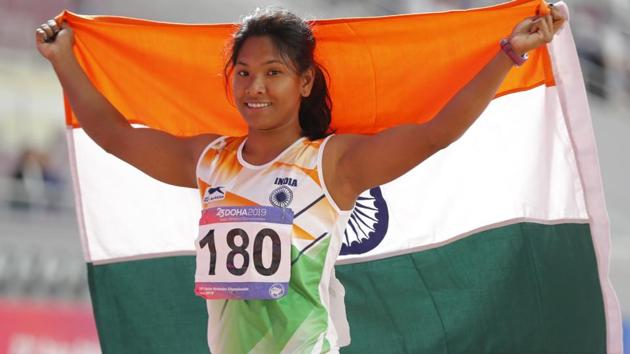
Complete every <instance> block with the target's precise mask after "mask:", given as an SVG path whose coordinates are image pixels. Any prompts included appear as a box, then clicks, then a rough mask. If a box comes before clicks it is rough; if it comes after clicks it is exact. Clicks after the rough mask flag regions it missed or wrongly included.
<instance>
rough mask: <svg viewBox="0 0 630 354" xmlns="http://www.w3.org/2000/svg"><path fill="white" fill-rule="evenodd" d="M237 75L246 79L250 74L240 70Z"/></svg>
mask: <svg viewBox="0 0 630 354" xmlns="http://www.w3.org/2000/svg"><path fill="white" fill-rule="evenodd" d="M236 75H238V76H242V77H246V76H249V73H248V72H247V71H245V70H239V71H238V72H236Z"/></svg>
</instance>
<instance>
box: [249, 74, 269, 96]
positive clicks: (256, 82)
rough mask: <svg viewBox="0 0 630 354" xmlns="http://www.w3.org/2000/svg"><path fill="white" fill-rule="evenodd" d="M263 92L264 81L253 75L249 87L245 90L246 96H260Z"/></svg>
mask: <svg viewBox="0 0 630 354" xmlns="http://www.w3.org/2000/svg"><path fill="white" fill-rule="evenodd" d="M265 91H266V88H265V80H264V77H261V76H260V75H253V76H252V79H251V80H250V82H249V85H248V86H247V88H245V93H246V94H248V95H261V94H264V93H265Z"/></svg>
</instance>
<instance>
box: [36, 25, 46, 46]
mask: <svg viewBox="0 0 630 354" xmlns="http://www.w3.org/2000/svg"><path fill="white" fill-rule="evenodd" d="M35 35H36V36H37V41H38V42H40V43H43V42H46V40H47V39H48V35H47V34H46V32H45V31H44V30H43V29H41V28H39V27H38V28H37V29H36V30H35Z"/></svg>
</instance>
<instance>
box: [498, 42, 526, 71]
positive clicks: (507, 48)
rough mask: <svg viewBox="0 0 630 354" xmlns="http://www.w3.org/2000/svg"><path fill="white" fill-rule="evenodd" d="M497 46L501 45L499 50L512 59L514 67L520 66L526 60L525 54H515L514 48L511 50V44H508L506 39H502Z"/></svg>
mask: <svg viewBox="0 0 630 354" xmlns="http://www.w3.org/2000/svg"><path fill="white" fill-rule="evenodd" d="M499 44H500V45H501V50H502V51H503V52H504V53H505V54H506V55H507V56H508V57H510V59H512V62H513V63H514V65H516V66H521V65H523V63H524V62H525V61H526V60H527V53H525V54H523V55H518V54H516V52H515V51H514V48H512V44H510V41H509V40H508V39H507V38H503V39H502V40H501V42H499Z"/></svg>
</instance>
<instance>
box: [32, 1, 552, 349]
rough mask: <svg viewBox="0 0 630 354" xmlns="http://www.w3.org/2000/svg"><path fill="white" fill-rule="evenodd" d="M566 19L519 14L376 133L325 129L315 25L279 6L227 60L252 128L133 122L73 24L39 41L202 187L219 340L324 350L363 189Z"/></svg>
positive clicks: (189, 182)
mask: <svg viewBox="0 0 630 354" xmlns="http://www.w3.org/2000/svg"><path fill="white" fill-rule="evenodd" d="M563 22H564V19H563V18H562V16H561V15H560V14H559V11H558V10H557V9H555V8H553V7H551V12H550V14H549V15H546V16H535V17H531V18H527V19H524V20H523V21H521V22H520V23H518V24H517V25H516V26H515V27H514V29H513V31H512V33H511V34H509V36H507V37H506V40H504V41H502V42H501V44H499V43H497V54H496V55H495V56H494V57H493V59H491V60H490V62H489V63H488V64H487V65H485V67H484V68H483V69H482V70H481V71H480V72H479V73H478V74H477V75H476V76H475V77H474V78H473V79H472V80H471V81H470V82H469V83H468V84H467V85H466V86H464V87H463V88H462V89H461V90H460V91H459V92H458V93H457V94H456V95H455V96H454V97H453V98H452V99H451V100H450V101H449V102H448V103H447V104H446V106H445V107H444V108H443V109H442V110H441V111H440V112H439V113H437V115H436V116H435V117H434V118H433V119H432V120H430V121H429V122H427V123H425V124H406V125H400V126H396V127H393V128H390V129H386V130H384V131H382V132H380V133H378V134H375V135H371V136H368V135H358V134H338V135H334V134H331V131H330V127H329V124H330V120H331V100H330V97H329V95H328V88H327V83H326V80H325V76H324V74H323V70H322V68H321V67H320V66H319V65H318V64H317V63H316V62H315V61H314V58H313V53H314V50H315V38H314V37H313V33H312V31H311V28H310V27H309V24H308V23H307V22H305V21H303V20H302V19H300V18H299V17H297V16H295V15H293V14H291V13H290V12H287V11H284V10H260V11H257V12H256V13H255V14H253V15H251V16H249V17H246V18H245V19H244V20H243V22H242V23H241V25H240V27H239V29H238V30H237V32H236V34H235V35H234V38H233V41H232V51H231V56H230V58H229V61H228V62H227V64H226V70H225V73H226V79H227V80H228V81H229V82H230V89H231V95H232V97H233V100H234V103H235V105H236V107H237V109H238V111H239V112H240V114H241V116H242V117H243V119H244V120H245V121H246V123H247V125H248V132H247V136H246V137H220V136H218V135H216V134H213V133H211V132H209V133H207V134H202V135H198V136H191V137H179V136H173V135H170V134H168V133H165V132H162V131H159V130H155V129H150V128H134V127H132V126H131V125H130V124H129V123H128V122H127V120H126V119H125V117H123V116H122V115H121V113H120V112H118V111H117V110H116V108H115V107H114V106H112V104H110V102H108V101H107V99H106V98H105V97H103V96H102V95H101V94H100V93H99V92H98V91H97V90H96V89H95V87H94V86H93V85H92V83H91V82H90V80H89V79H88V77H87V76H86V75H85V74H84V72H83V71H82V69H81V67H80V66H79V64H78V62H77V60H76V58H75V57H74V55H73V51H72V46H73V41H74V37H73V32H72V29H71V28H70V27H68V26H67V25H66V24H65V23H62V24H59V23H57V22H55V20H49V21H48V22H47V23H45V24H42V25H41V26H40V27H38V28H37V29H36V42H37V49H38V50H39V52H40V53H41V55H42V56H44V57H45V58H46V59H48V60H49V61H50V62H51V64H52V66H53V68H54V70H55V72H56V74H57V76H58V78H59V81H60V82H61V85H62V87H63V90H64V93H65V95H66V97H67V98H68V100H69V102H70V105H71V106H72V109H73V110H74V112H75V114H76V117H77V119H78V120H79V122H80V124H81V126H82V127H83V129H84V130H85V132H86V133H87V134H88V135H89V136H90V137H91V138H92V139H93V140H94V141H95V142H96V143H97V144H98V145H100V146H101V147H102V148H103V149H104V150H105V151H107V152H108V153H110V154H113V155H115V156H117V157H118V158H120V159H122V160H124V161H126V162H128V163H129V164H131V165H133V166H135V167H136V168H138V169H140V170H142V171H143V172H145V173H146V174H148V175H150V176H152V177H154V178H156V179H158V180H160V181H163V182H166V183H169V184H173V185H176V186H183V187H190V188H199V191H200V196H201V199H202V200H201V202H202V207H203V209H202V217H201V220H200V234H199V238H198V239H197V242H196V249H197V272H196V276H195V280H196V285H195V292H196V294H197V295H199V296H202V297H204V298H206V299H207V301H206V303H207V307H208V314H209V323H208V343H209V347H210V349H211V351H212V352H213V353H280V352H286V353H315V352H317V353H327V352H338V350H339V347H341V346H344V345H347V344H349V340H350V338H349V332H348V326H347V321H346V319H345V310H344V306H343V287H342V286H341V285H340V284H339V282H338V281H337V280H336V278H335V276H334V262H335V259H336V257H337V255H338V254H339V250H340V247H341V235H342V233H343V230H344V228H345V225H346V223H347V221H348V218H349V216H350V211H351V209H352V208H353V206H354V203H355V200H356V199H357V197H358V196H359V194H360V193H361V192H363V191H365V190H367V189H370V188H372V187H375V186H379V185H381V184H384V183H387V182H389V181H391V180H393V179H395V178H397V177H399V176H401V175H402V174H404V173H405V172H407V171H409V170H410V169H412V168H413V167H415V166H416V165H418V164H419V163H421V162H422V161H424V160H425V159H427V158H428V157H429V156H431V155H433V154H434V153H436V152H437V151H439V150H440V149H443V148H445V147H447V146H448V145H449V144H451V143H452V142H454V141H455V140H456V139H458V138H459V137H460V136H461V135H462V134H463V133H464V132H465V131H466V129H468V127H469V126H470V125H471V124H472V123H473V122H474V121H475V119H477V117H478V116H479V115H480V114H481V113H482V111H483V110H484V109H485V107H486V106H487V105H488V103H489V102H490V100H491V99H492V98H493V97H494V95H495V93H496V91H497V90H498V88H499V86H500V84H501V83H502V81H503V79H504V78H505V76H506V75H507V73H508V71H509V70H510V69H511V68H512V66H513V65H514V64H515V63H516V64H518V63H520V62H521V61H522V60H524V59H523V55H524V54H526V53H527V52H528V51H530V50H532V49H535V48H537V47H538V46H541V45H543V44H545V43H548V42H550V41H551V40H552V38H553V35H554V34H555V32H556V31H557V30H558V29H559V28H560V26H561V25H562V24H563ZM373 161H379V168H373ZM234 284H240V285H239V286H235V285H234Z"/></svg>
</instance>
